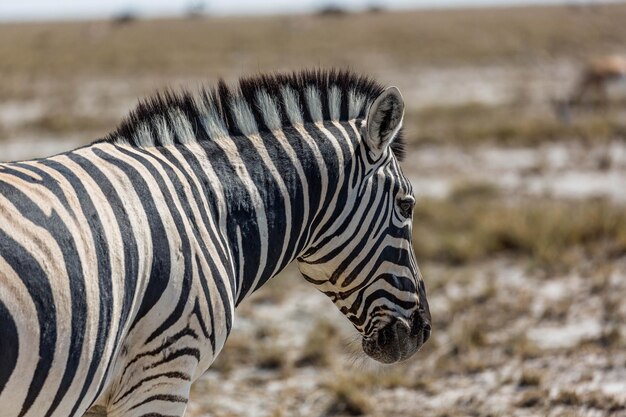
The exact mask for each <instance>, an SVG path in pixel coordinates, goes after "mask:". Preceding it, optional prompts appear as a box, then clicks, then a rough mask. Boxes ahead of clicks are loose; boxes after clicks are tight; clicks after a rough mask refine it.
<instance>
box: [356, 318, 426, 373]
mask: <svg viewBox="0 0 626 417" xmlns="http://www.w3.org/2000/svg"><path fill="white" fill-rule="evenodd" d="M431 331H432V329H431V325H430V320H429V319H428V318H427V317H425V315H424V314H423V312H422V311H418V312H416V314H414V315H413V317H412V319H411V323H410V326H409V325H408V324H407V323H406V322H405V321H403V320H399V319H396V318H394V319H393V320H392V321H391V322H390V323H388V324H386V325H385V326H384V327H383V328H381V329H380V330H378V332H377V333H376V334H375V335H374V336H373V337H371V338H364V339H363V342H362V346H363V351H364V352H365V353H366V354H367V355H368V356H370V357H371V358H372V359H375V360H377V361H379V362H382V363H395V362H400V361H403V360H405V359H408V358H410V357H411V356H413V354H414V353H415V352H417V351H418V350H419V349H420V348H421V347H422V345H423V344H424V343H426V341H427V340H428V339H429V338H430V334H431Z"/></svg>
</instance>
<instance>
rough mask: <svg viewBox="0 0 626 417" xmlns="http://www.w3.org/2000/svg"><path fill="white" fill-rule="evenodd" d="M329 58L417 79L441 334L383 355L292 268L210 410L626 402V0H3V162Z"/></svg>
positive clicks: (593, 409) (223, 373) (412, 172)
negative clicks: (201, 90) (154, 102)
mask: <svg viewBox="0 0 626 417" xmlns="http://www.w3.org/2000/svg"><path fill="white" fill-rule="evenodd" d="M318 66H319V67H348V68H351V69H353V70H355V71H358V72H362V73H366V74H369V75H372V76H374V77H375V78H376V79H378V80H380V81H381V82H383V83H385V84H388V85H391V84H393V85H396V86H398V87H399V88H400V90H401V91H402V93H403V95H404V97H405V101H406V104H407V114H406V116H405V124H406V137H407V140H408V142H409V148H408V157H407V158H406V161H405V162H404V164H403V169H404V171H405V173H406V174H407V176H408V177H409V178H410V179H411V181H412V182H413V185H414V189H415V190H416V193H417V197H418V204H417V207H416V212H415V225H414V244H415V250H416V254H417V257H418V261H419V262H420V266H421V268H422V272H423V274H424V277H425V281H426V286H427V289H428V293H429V301H430V306H431V312H432V315H433V320H434V322H433V327H434V332H433V337H432V338H431V340H430V341H429V342H428V343H427V345H426V346H425V347H424V348H423V350H422V351H421V352H419V353H418V354H417V355H415V357H414V358H412V359H411V360H410V361H408V362H407V363H404V364H401V365H397V366H390V367H382V366H375V365H373V364H371V363H370V362H369V361H368V360H366V359H364V358H362V356H361V354H359V353H358V351H359V350H360V348H359V346H358V343H355V342H353V341H354V340H356V339H355V338H354V332H353V331H352V330H351V328H350V325H349V324H348V322H347V321H346V320H345V319H344V318H343V317H341V315H340V313H339V312H337V311H335V309H334V307H332V304H331V303H330V301H328V300H327V299H326V298H325V297H324V296H323V295H321V294H319V293H317V292H316V291H315V290H314V289H312V288H310V287H308V286H307V285H306V284H305V283H304V281H303V280H302V279H300V278H299V277H298V273H297V271H296V269H295V268H289V269H288V270H287V271H286V272H285V273H283V274H282V275H281V276H280V277H279V278H277V279H275V280H274V281H272V282H271V283H270V284H269V285H267V286H266V288H263V289H262V290H261V291H259V292H258V293H257V294H255V295H254V296H253V297H252V298H251V299H250V300H247V301H246V302H245V303H244V304H243V305H242V306H241V307H240V308H239V310H238V312H237V315H238V320H237V321H236V323H235V328H234V331H233V333H232V335H231V338H230V339H229V340H228V342H227V345H226V347H225V349H224V351H223V352H222V354H221V355H220V356H219V358H218V360H217V362H216V363H215V365H214V366H213V367H212V368H211V369H210V370H209V371H208V372H207V373H206V374H205V375H204V376H203V377H202V378H201V379H200V380H199V381H198V382H197V383H196V384H195V385H194V388H193V394H192V401H191V403H190V405H189V411H188V415H189V416H205V415H207V416H208V415H210V416H272V417H278V416H318V417H322V416H338V415H341V416H357V415H367V416H442V417H443V416H468V415H471V416H538V415H546V416H548V415H549V416H582V415H585V416H586V415H589V416H607V415H616V416H618V415H622V416H623V415H626V302H624V299H625V298H626V210H624V204H625V203H626V142H625V139H626V77H625V76H626V4H621V3H619V2H614V3H607V2H597V1H582V0H580V1H569V2H564V1H554V2H543V1H536V2H535V3H534V4H531V3H530V2H525V1H496V0H493V1H491V2H487V1H484V2H480V1H472V0H456V1H455V0H448V1H434V0H433V1H418V0H414V1H411V0H395V1H392V0H387V1H385V0H364V1H359V0H351V1H345V2H337V1H334V2H333V1H331V0H309V1H302V2H294V1H289V0H280V1H273V2H261V1H253V0H246V1H239V0H231V1H218V0H211V1H201V0H198V1H186V0H181V1H165V0H151V1H147V0H145V1H139V0H135V1H131V0H108V1H104V0H103V1H99V2H85V1H78V0H57V1H55V2H50V1H48V0H21V1H19V2H2V3H0V160H3V161H6V160H16V159H25V158H32V157H39V156H45V155H50V154H53V153H57V152H61V151H64V150H69V149H72V148H74V147H77V146H79V145H83V144H87V143H89V142H91V141H93V140H95V139H98V138H101V137H102V136H103V135H105V134H106V133H107V132H109V131H110V130H112V129H113V128H114V127H115V126H116V124H117V123H118V122H119V120H120V119H121V118H122V117H123V116H124V115H125V114H126V113H127V112H128V111H129V110H130V109H131V108H132V107H133V106H134V105H135V103H136V102H137V99H138V98H139V97H143V96H146V95H149V94H151V93H153V92H154V91H155V90H156V89H159V88H164V87H174V88H177V87H183V86H184V87H189V88H196V87H197V86H198V85H200V84H203V83H208V84H211V83H214V82H215V81H216V80H217V79H218V78H219V77H223V78H225V79H226V80H227V81H234V80H236V79H237V78H238V77H240V76H242V75H250V74H255V73H258V72H263V71H274V70H293V69H301V68H307V67H318Z"/></svg>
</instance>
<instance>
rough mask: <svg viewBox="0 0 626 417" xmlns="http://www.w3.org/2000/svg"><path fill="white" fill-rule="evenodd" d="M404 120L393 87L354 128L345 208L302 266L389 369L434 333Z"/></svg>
mask: <svg viewBox="0 0 626 417" xmlns="http://www.w3.org/2000/svg"><path fill="white" fill-rule="evenodd" d="M403 115H404V102H403V99H402V95H401V94H400V92H399V91H398V89H397V88H395V87H390V88H387V89H386V90H384V91H383V92H382V93H381V94H380V95H378V96H377V97H376V98H375V99H374V100H373V102H372V104H371V105H370V106H369V109H368V111H367V113H366V115H365V117H364V118H361V119H357V120H352V121H350V122H349V124H350V125H351V127H352V130H353V132H354V133H355V134H356V135H355V136H356V140H353V142H354V145H353V149H354V153H353V155H352V158H351V161H350V163H349V164H347V165H349V167H350V168H347V171H349V172H347V173H345V175H343V179H342V180H340V182H341V183H340V184H339V185H338V187H337V191H336V192H337V193H338V194H341V193H343V195H344V196H345V200H342V201H345V203H343V204H341V203H337V204H336V205H335V207H334V208H333V210H334V215H333V216H331V217H332V220H330V221H329V223H330V224H325V225H324V228H323V232H321V233H320V235H319V236H316V237H315V240H314V241H313V244H312V245H311V246H310V248H309V249H308V250H307V251H306V252H305V253H304V254H303V255H302V256H301V257H300V258H299V259H298V260H299V267H300V271H301V272H302V274H303V275H304V277H305V278H306V279H307V280H308V281H310V282H312V283H313V284H315V285H316V286H317V287H318V288H319V289H320V290H321V291H323V292H324V293H325V294H326V295H327V296H329V297H330V299H331V300H332V301H333V302H334V304H335V305H336V306H337V307H338V308H339V310H340V311H341V312H342V313H343V314H344V315H345V316H346V317H348V319H349V320H350V321H351V322H352V324H353V325H354V327H355V328H356V329H357V330H358V331H359V333H360V334H361V336H362V347H363V350H364V352H365V353H366V354H367V355H368V356H370V357H372V358H373V359H375V360H377V361H379V362H383V363H393V362H398V361H402V360H404V359H407V358H409V357H410V356H411V355H413V354H414V353H415V352H416V351H417V350H419V348H420V347H421V346H422V344H423V343H425V342H426V340H427V339H428V338H429V337H430V332H431V325H430V322H431V317H430V311H429V308H428V302H427V300H426V292H425V289H424V283H423V281H422V277H421V274H420V272H419V269H418V266H417V263H416V260H415V254H414V251H413V246H412V243H411V240H412V216H413V207H414V203H415V197H414V196H413V193H412V188H411V184H410V182H409V181H408V180H407V178H406V177H405V176H404V174H403V173H402V170H401V169H400V165H399V163H398V158H397V156H400V155H401V147H402V144H401V138H400V137H399V136H400V130H401V126H402V119H403ZM396 154H398V155H396Z"/></svg>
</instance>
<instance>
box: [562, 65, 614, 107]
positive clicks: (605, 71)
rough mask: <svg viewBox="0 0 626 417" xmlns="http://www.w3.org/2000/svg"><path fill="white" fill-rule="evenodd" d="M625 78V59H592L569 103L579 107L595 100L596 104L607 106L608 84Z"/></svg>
mask: <svg viewBox="0 0 626 417" xmlns="http://www.w3.org/2000/svg"><path fill="white" fill-rule="evenodd" d="M625 77H626V57H624V56H621V55H608V56H603V57H600V58H596V59H593V60H591V61H589V62H588V63H587V65H586V66H585V68H584V70H583V72H582V75H581V77H580V81H579V82H578V84H577V85H576V88H575V89H574V91H573V92H572V95H571V96H570V99H569V102H570V104H573V105H580V104H583V103H584V102H589V101H590V100H592V99H594V98H595V99H596V102H597V103H598V104H603V105H604V104H607V103H608V95H607V86H608V84H609V83H611V82H613V81H617V80H620V79H623V78H625Z"/></svg>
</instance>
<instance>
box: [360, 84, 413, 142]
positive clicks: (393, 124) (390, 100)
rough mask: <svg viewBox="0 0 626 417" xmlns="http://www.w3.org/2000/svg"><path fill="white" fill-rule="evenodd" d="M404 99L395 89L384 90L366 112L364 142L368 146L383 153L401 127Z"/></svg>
mask: <svg viewBox="0 0 626 417" xmlns="http://www.w3.org/2000/svg"><path fill="white" fill-rule="evenodd" d="M403 117H404V99H403V98H402V94H400V90H398V89H397V88H396V87H389V88H387V89H385V91H383V92H382V93H381V94H380V95H379V96H378V97H376V100H374V102H373V103H372V105H371V106H370V108H369V110H368V112H367V124H366V129H367V130H366V134H365V136H366V140H367V143H368V145H369V146H370V147H371V148H373V149H376V150H379V151H383V150H384V149H385V147H387V146H389V144H390V143H391V142H392V141H393V139H394V138H395V136H396V134H397V133H398V131H399V130H400V128H401V127H402V118H403Z"/></svg>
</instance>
